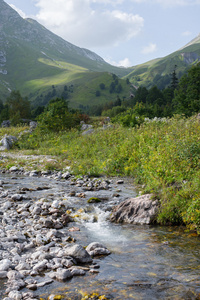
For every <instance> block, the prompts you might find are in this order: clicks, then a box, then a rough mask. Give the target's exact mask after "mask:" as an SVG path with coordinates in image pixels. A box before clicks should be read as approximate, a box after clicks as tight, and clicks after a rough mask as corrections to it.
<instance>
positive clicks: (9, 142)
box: [0, 134, 17, 150]
mask: <svg viewBox="0 0 200 300" xmlns="http://www.w3.org/2000/svg"><path fill="white" fill-rule="evenodd" d="M16 141H17V138H16V137H15V136H12V135H7V134H6V135H5V136H4V137H3V138H2V139H1V141H0V144H1V145H2V149H1V150H10V149H11V148H12V146H13V143H14V142H16Z"/></svg>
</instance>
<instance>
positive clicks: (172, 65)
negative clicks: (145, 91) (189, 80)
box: [126, 34, 200, 89]
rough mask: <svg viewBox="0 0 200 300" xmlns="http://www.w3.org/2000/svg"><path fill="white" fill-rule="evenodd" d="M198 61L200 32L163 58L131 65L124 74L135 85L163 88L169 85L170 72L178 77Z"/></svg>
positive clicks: (199, 55)
mask: <svg viewBox="0 0 200 300" xmlns="http://www.w3.org/2000/svg"><path fill="white" fill-rule="evenodd" d="M197 62H200V34H199V35H198V36H197V37H196V38H194V39H193V40H192V41H190V42H189V43H188V44H186V45H185V46H184V47H182V48H181V49H179V50H177V51H175V52H173V53H172V54H170V55H167V56H165V57H163V58H157V59H154V60H151V61H148V62H146V63H144V64H141V65H137V66H134V67H132V71H131V72H130V73H129V74H128V75H127V76H126V77H127V78H129V80H130V82H132V83H133V84H134V85H135V86H140V85H143V86H146V87H147V88H150V87H152V86H154V85H157V87H158V88H160V89H163V88H165V87H167V86H169V84H170V81H171V74H172V72H173V71H174V70H175V71H176V74H177V77H178V78H180V77H181V76H182V75H183V74H184V73H185V72H186V71H187V70H188V68H190V67H191V65H193V64H196V63H197Z"/></svg>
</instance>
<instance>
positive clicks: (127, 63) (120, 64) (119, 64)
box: [105, 57, 132, 68]
mask: <svg viewBox="0 0 200 300" xmlns="http://www.w3.org/2000/svg"><path fill="white" fill-rule="evenodd" d="M105 61H106V62H107V63H109V64H111V65H113V66H116V67H125V68H128V67H131V66H132V63H131V61H130V60H129V58H127V57H126V58H124V59H122V60H120V61H119V62H116V61H114V60H113V59H112V58H105Z"/></svg>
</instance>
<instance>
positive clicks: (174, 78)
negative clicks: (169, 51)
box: [170, 65, 178, 92]
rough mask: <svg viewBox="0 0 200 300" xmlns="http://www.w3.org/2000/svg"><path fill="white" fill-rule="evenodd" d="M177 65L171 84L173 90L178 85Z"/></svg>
mask: <svg viewBox="0 0 200 300" xmlns="http://www.w3.org/2000/svg"><path fill="white" fill-rule="evenodd" d="M176 67H177V65H175V66H174V71H173V72H172V77H171V85H170V87H171V89H172V90H173V92H174V91H175V89H176V88H177V86H178V78H177V76H176Z"/></svg>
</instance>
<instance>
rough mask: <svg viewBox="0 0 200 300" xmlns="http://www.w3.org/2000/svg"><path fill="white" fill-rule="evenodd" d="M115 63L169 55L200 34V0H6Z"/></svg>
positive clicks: (71, 39)
mask: <svg viewBox="0 0 200 300" xmlns="http://www.w3.org/2000/svg"><path fill="white" fill-rule="evenodd" d="M4 1H5V2H7V3H8V4H10V5H11V6H12V7H13V8H15V9H16V10H17V11H18V12H19V13H20V14H21V16H23V17H31V18H33V19H36V20H37V21H38V22H39V23H41V24H42V25H44V26H45V27H46V28H48V29H49V30H51V31H52V32H54V33H56V34H58V35H59V36H61V37H62V38H64V39H65V40H67V41H68V42H71V43H72V44H75V45H77V46H79V47H83V48H87V49H90V50H92V51H94V52H96V53H97V54H98V55H100V56H101V57H103V58H104V59H105V60H106V61H108V62H109V63H111V64H114V65H123V66H134V65H137V64H140V63H144V62H146V61H149V60H151V59H154V58H158V57H163V56H166V55H168V54H170V53H172V52H174V51H176V50H178V49H179V48H181V47H182V46H184V45H185V44H187V43H188V42H189V41H190V40H192V39H193V38H195V37H196V36H197V35H198V34H199V33H200V17H199V15H200V0H4Z"/></svg>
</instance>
